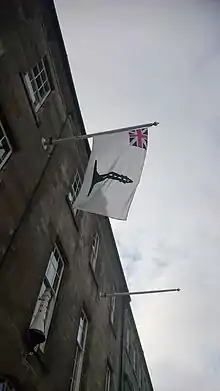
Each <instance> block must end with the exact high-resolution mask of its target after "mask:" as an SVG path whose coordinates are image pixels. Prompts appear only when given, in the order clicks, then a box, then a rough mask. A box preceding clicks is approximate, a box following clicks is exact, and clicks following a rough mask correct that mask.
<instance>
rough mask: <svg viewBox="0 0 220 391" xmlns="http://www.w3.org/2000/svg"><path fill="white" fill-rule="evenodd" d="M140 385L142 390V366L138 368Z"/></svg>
mask: <svg viewBox="0 0 220 391" xmlns="http://www.w3.org/2000/svg"><path fill="white" fill-rule="evenodd" d="M138 384H139V388H141V386H142V367H141V365H140V366H139V368H138Z"/></svg>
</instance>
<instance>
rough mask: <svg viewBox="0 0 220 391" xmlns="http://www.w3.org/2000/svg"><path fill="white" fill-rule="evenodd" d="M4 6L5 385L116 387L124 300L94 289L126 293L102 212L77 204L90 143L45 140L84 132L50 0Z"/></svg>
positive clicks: (44, 389) (1, 245) (0, 354)
mask: <svg viewBox="0 0 220 391" xmlns="http://www.w3.org/2000/svg"><path fill="white" fill-rule="evenodd" d="M0 7H1V12H0V216H1V219H0V390H4V391H7V390H16V391H18V390H24V391H26V390H27V391H32V390H33V391H36V390H38V391H52V390H53V391H61V390H62V391H64V390H66V391H78V390H81V391H99V390H100V391H101V390H105V391H110V390H111V391H116V390H121V389H122V388H121V387H122V374H123V372H124V371H125V361H123V355H124V353H125V347H124V341H125V340H124V328H125V325H124V314H125V311H127V309H126V308H129V304H128V302H127V300H126V301H125V300H121V299H117V300H115V299H114V298H111V299H107V298H102V299H100V297H99V292H100V291H104V292H105V291H106V292H109V291H110V292H111V291H113V290H116V291H126V290H127V285H126V281H125V277H124V274H123V270H122V267H121V263H120V259H119V256H118V252H117V248H116V245H115V241H114V237H113V234H112V230H111V226H110V223H109V220H108V219H107V218H105V217H101V216H96V215H92V214H89V213H84V212H80V211H76V210H74V209H73V208H72V204H73V201H74V199H75V197H76V195H77V193H78V191H79V189H80V186H81V183H82V178H83V173H84V171H85V168H86V165H87V162H88V158H89V153H90V149H89V145H88V143H87V141H79V142H71V143H67V144H60V145H57V146H54V147H53V148H52V149H49V150H47V151H45V150H44V149H43V148H42V138H48V137H49V136H53V137H65V136H71V135H79V134H83V133H85V129H84V125H83V120H82V117H81V113H80V109H79V104H78V101H77V97H76V92H75V89H74V85H73V81H72V77H71V72H70V68H69V64H68V60H67V55H66V52H65V48H64V44H63V39H62V35H61V31H60V28H59V23H58V20H57V15H56V11H55V7H54V3H53V1H52V0H32V1H29V0H2V2H1V5H0ZM45 292H49V296H50V297H49V299H48V300H49V301H48V307H47V313H46V319H45V322H44V333H45V337H46V340H45V342H43V343H41V344H39V345H37V346H35V347H34V348H33V346H32V342H31V341H32V340H31V333H30V330H31V327H32V325H33V323H34V321H35V320H36V315H37V314H38V313H39V307H40V305H41V304H42V298H43V297H44V296H43V295H44V294H45ZM127 306H128V307H127ZM129 311H130V310H129ZM129 313H130V316H131V318H132V314H131V312H129ZM132 319H133V318H132ZM132 324H133V323H132ZM132 327H135V326H132ZM135 338H136V339H137V341H139V339H138V336H137V334H136V333H135ZM137 343H138V349H140V342H137ZM140 357H141V360H143V367H144V368H146V367H145V365H146V364H145V361H144V357H143V355H141V356H140ZM123 365H124V367H123ZM126 371H127V372H129V371H130V369H126ZM127 372H126V373H127ZM129 373H130V372H129ZM136 389H138V388H136V386H135V388H134V390H136ZM142 389H143V390H145V388H140V390H142ZM149 390H150V389H149Z"/></svg>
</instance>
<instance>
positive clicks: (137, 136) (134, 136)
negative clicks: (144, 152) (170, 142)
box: [129, 128, 148, 149]
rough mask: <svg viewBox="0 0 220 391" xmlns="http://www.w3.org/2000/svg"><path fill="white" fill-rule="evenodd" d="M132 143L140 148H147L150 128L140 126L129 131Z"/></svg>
mask: <svg viewBox="0 0 220 391" xmlns="http://www.w3.org/2000/svg"><path fill="white" fill-rule="evenodd" d="M129 142H130V145H132V146H134V147H138V148H143V149H147V143H148V128H139V129H135V130H131V131H130V132H129Z"/></svg>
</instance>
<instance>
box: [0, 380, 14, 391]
mask: <svg viewBox="0 0 220 391" xmlns="http://www.w3.org/2000/svg"><path fill="white" fill-rule="evenodd" d="M0 391H16V389H15V387H14V386H13V384H12V383H11V382H9V381H8V380H6V379H0Z"/></svg>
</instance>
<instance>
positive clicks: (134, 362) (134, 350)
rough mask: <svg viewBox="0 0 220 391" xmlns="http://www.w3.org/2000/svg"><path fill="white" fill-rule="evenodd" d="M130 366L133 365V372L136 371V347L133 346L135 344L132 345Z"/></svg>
mask: <svg viewBox="0 0 220 391" xmlns="http://www.w3.org/2000/svg"><path fill="white" fill-rule="evenodd" d="M132 366H133V370H134V372H135V373H136V368H137V352H136V347H135V346H134V349H133V358H132Z"/></svg>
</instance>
